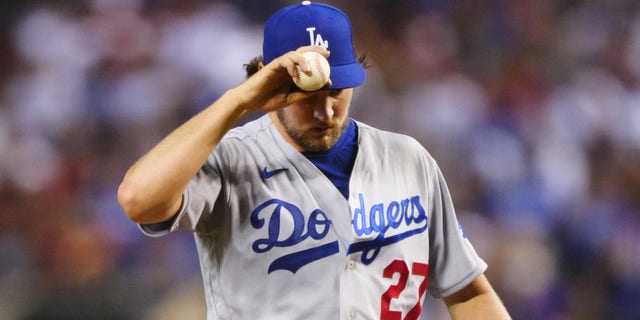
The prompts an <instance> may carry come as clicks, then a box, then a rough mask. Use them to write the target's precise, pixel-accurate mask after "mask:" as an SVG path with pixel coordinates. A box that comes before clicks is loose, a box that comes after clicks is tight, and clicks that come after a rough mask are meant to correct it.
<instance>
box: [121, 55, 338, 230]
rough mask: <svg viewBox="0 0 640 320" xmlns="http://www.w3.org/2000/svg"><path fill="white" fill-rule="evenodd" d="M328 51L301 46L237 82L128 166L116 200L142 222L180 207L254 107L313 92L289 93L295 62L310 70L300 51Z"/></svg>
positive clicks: (277, 105)
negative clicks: (196, 179)
mask: <svg viewBox="0 0 640 320" xmlns="http://www.w3.org/2000/svg"><path fill="white" fill-rule="evenodd" d="M304 51H317V52H319V53H321V54H323V55H325V56H328V52H327V51H325V50H324V49H322V48H320V47H316V46H310V47H302V48H300V49H298V50H296V51H295V52H288V53H286V54H284V55H283V56H281V57H279V58H277V59H274V60H273V61H272V62H271V63H269V64H268V65H266V66H264V67H262V68H261V69H260V71H258V72H257V73H256V74H254V75H253V76H251V77H250V78H248V79H247V80H246V81H244V82H243V83H241V84H240V85H238V86H237V87H235V88H233V89H230V90H229V91H227V92H226V93H225V94H223V95H222V96H221V97H220V98H219V99H218V100H216V101H215V102H214V103H212V104H211V105H210V106H208V107H207V108H205V109H204V110H203V111H201V112H200V113H198V114H197V115H195V116H194V117H192V118H191V119H189V120H188V121H187V122H185V123H184V124H182V125H181V126H180V127H178V128H177V129H176V130H174V131H173V132H172V133H170V134H169V135H168V136H167V137H165V138H164V139H163V140H162V141H160V142H159V143H158V144H157V145H156V146H155V147H153V148H152V149H151V150H150V151H149V152H148V153H147V154H145V155H144V156H143V157H142V158H140V159H139V160H138V161H137V162H135V163H134V164H133V166H132V167H131V168H129V170H127V172H126V174H125V176H124V179H123V181H122V183H121V184H120V187H119V188H118V202H119V203H120V206H121V207H122V208H123V209H124V211H125V213H126V214H127V216H129V218H130V219H131V220H133V221H135V222H138V223H144V224H147V223H156V222H161V221H166V220H168V219H170V218H171V217H172V216H173V215H175V214H176V212H177V211H178V209H179V208H180V205H181V201H182V194H183V192H184V190H185V189H186V187H187V184H188V183H189V181H190V180H191V178H192V177H193V176H194V175H195V174H196V173H197V171H198V170H199V169H200V167H201V166H202V165H203V164H204V162H205V161H206V160H207V158H208V156H209V155H210V154H211V152H212V151H213V150H214V149H215V147H216V146H217V145H218V143H219V142H220V140H221V139H222V137H223V136H224V134H225V133H226V132H227V131H229V129H231V128H232V127H233V126H234V125H235V124H236V123H237V122H238V121H239V120H240V119H241V118H242V117H243V116H245V115H246V114H248V113H250V112H253V111H273V110H277V109H280V108H284V107H286V106H288V105H290V104H292V103H293V102H296V101H299V100H302V99H305V98H308V97H309V96H311V95H313V94H314V93H307V92H291V91H290V88H291V84H292V83H293V82H292V77H293V76H295V75H296V65H299V66H300V68H301V69H302V70H303V71H308V66H307V65H306V63H304V61H305V60H304V58H303V57H302V55H301V53H302V52H304Z"/></svg>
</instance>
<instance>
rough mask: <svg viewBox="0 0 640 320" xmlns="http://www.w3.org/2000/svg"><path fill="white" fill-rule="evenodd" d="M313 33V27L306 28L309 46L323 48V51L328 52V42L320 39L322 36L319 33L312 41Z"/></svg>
mask: <svg viewBox="0 0 640 320" xmlns="http://www.w3.org/2000/svg"><path fill="white" fill-rule="evenodd" d="M305 2H308V1H305ZM315 31H316V28H315V27H309V28H307V32H309V45H311V46H318V47H323V48H324V49H325V50H329V40H324V39H322V35H321V34H319V33H318V34H317V35H315V39H314V34H315Z"/></svg>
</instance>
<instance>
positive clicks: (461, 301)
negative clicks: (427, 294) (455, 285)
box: [443, 275, 511, 320]
mask: <svg viewBox="0 0 640 320" xmlns="http://www.w3.org/2000/svg"><path fill="white" fill-rule="evenodd" d="M443 300H444V303H445V304H446V305H447V309H448V310H449V314H450V315H451V319H453V320H456V319H492V320H508V319H511V317H510V316H509V313H508V312H507V309H506V308H505V307H504V305H503V304H502V301H500V298H499V297H498V295H497V294H496V292H495V291H494V290H493V288H492V287H491V284H489V281H488V280H487V278H486V277H485V276H484V275H481V276H479V277H478V278H476V279H475V280H474V281H473V282H471V283H470V284H468V285H467V286H466V287H464V288H462V290H460V291H458V292H456V293H454V294H452V295H451V296H448V297H445V298H444V299H443Z"/></svg>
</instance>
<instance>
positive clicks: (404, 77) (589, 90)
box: [0, 0, 640, 320]
mask: <svg viewBox="0 0 640 320" xmlns="http://www.w3.org/2000/svg"><path fill="white" fill-rule="evenodd" d="M326 2H327V3H330V4H334V5H337V6H339V7H340V8H342V9H343V10H344V11H346V12H347V13H348V14H349V15H350V17H351V19H352V22H353V25H354V30H355V36H356V39H355V42H356V49H357V50H358V51H359V53H364V54H366V55H367V57H368V60H369V62H370V64H371V65H372V67H371V68H370V69H368V71H367V72H368V80H367V82H366V84H365V85H364V86H362V87H361V88H358V89H356V91H355V94H354V101H353V106H352V116H353V117H354V118H356V119H358V120H360V121H363V122H365V123H368V124H371V125H373V126H377V127H379V128H382V129H386V130H391V131H396V132H401V133H406V134H409V135H412V136H414V137H416V138H417V139H418V140H420V142H422V143H423V145H424V146H425V147H426V148H427V149H428V150H429V151H430V153H431V154H432V155H433V156H434V157H435V158H436V160H437V161H438V163H439V164H440V166H441V168H442V170H443V172H444V175H445V177H446V178H447V181H448V184H449V188H450V189H451V192H452V195H453V198H454V203H455V205H456V209H457V211H458V215H459V218H460V220H461V221H462V224H463V226H464V228H465V231H466V233H467V234H468V236H469V238H471V241H472V242H473V243H474V246H475V247H476V250H477V251H478V252H479V253H480V255H481V256H482V257H484V258H485V260H486V261H487V263H488V264H489V269H488V270H487V276H488V277H489V278H490V280H491V281H492V283H493V284H494V286H495V287H496V289H497V290H498V292H499V293H500V295H501V297H502V298H503V300H504V302H505V304H506V305H507V308H508V309H509V310H510V312H511V313H512V315H513V317H514V319H554V320H561V319H563V320H564V319H581V320H582V319H622V320H624V319H640V303H638V302H639V301H640V161H639V159H640V3H639V2H637V1H633V0H617V1H607V0H567V1H553V0H522V1H507V0H489V1H463V0H457V1H455V0H454V1H444V0H395V1H383V0H368V1H365V0H352V1H326ZM289 3H294V2H293V1H277V0H261V1H257V0H256V1H241V0H235V1H234V0H226V1H222V0H218V1H204V0H153V1H143V0H85V1H64V0H58V1H54V0H51V1H22V2H21V1H14V2H11V1H9V2H3V4H2V5H0V15H1V16H2V21H1V22H0V25H2V29H1V30H0V252H1V254H0V318H1V319H7V320H13V319H17V320H31V319H33V320H36V319H37V320H46V319H112V320H113V319H116V320H117V319H150V320H151V319H153V320H155V319H200V318H202V317H203V312H204V302H203V300H202V299H203V298H204V294H203V292H202V290H203V289H202V284H201V277H200V271H199V266H198V260H197V255H196V251H195V245H194V244H193V236H192V235H191V234H190V233H187V232H179V233H175V234H172V235H170V236H167V237H163V238H157V239H156V238H153V239H152V238H147V237H145V236H143V235H142V234H141V233H140V232H139V231H138V229H137V226H136V225H135V224H133V223H132V222H130V221H129V220H127V218H126V217H125V215H124V214H123V212H122V210H121V209H120V207H119V206H118V204H117V201H116V190H117V187H118V184H119V182H120V180H121V178H122V176H123V174H124V172H125V170H126V169H127V168H128V167H129V165H131V164H132V162H133V161H135V159H137V158H138V157H139V156H141V155H142V154H143V153H144V152H145V151H146V150H148V149H149V148H150V147H152V146H153V145H154V144H155V143H156V142H158V141H159V140H160V139H161V138H162V137H163V136H165V135H166V134H168V133H169V132H170V131H171V130H172V129H173V128H175V127H176V126H177V125H178V124H180V123H181V122H183V121H184V120H186V119H187V118H189V117H190V116H191V115H193V114H194V113H196V112H198V111H199V110H201V109H203V108H204V107H206V106H207V105H208V104H209V103H210V102H212V101H214V100H215V99H216V98H217V97H218V96H219V95H220V94H221V93H222V92H224V91H225V90H227V89H229V88H230V87H233V86H235V85H237V84H238V83H239V82H241V81H242V80H243V79H244V76H245V74H244V70H243V64H245V63H247V62H249V61H250V60H251V59H252V58H253V57H255V56H257V55H259V54H260V52H261V44H262V34H261V32H262V25H263V23H264V21H265V20H266V19H267V18H268V16H269V15H270V14H271V13H272V12H273V11H275V10H276V9H277V8H279V7H281V6H282V5H285V4H289ZM425 314H431V316H430V317H427V319H446V316H445V313H444V312H443V306H442V303H441V302H440V301H436V300H433V299H431V298H429V301H427V302H426V307H425Z"/></svg>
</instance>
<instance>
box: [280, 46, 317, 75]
mask: <svg viewBox="0 0 640 320" xmlns="http://www.w3.org/2000/svg"><path fill="white" fill-rule="evenodd" d="M280 66H281V67H283V68H285V69H287V73H288V74H289V76H291V77H292V78H297V77H298V70H300V71H302V72H309V71H310V70H311V66H309V63H308V62H307V60H306V59H305V58H304V56H303V55H302V53H300V52H297V51H290V52H287V53H286V54H285V55H283V56H282V57H280Z"/></svg>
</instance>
